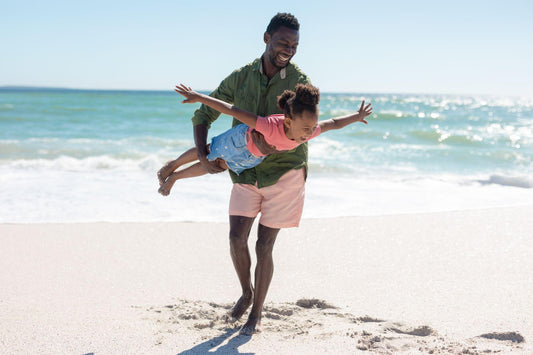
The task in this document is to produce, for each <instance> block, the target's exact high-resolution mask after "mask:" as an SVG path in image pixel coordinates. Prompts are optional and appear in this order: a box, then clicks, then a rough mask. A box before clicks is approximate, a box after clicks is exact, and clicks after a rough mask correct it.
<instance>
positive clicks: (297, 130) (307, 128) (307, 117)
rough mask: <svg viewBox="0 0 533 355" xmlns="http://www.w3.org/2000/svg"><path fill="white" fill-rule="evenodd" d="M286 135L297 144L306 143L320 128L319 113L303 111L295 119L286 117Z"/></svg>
mask: <svg viewBox="0 0 533 355" xmlns="http://www.w3.org/2000/svg"><path fill="white" fill-rule="evenodd" d="M317 111H318V110H317ZM284 125H285V134H286V135H287V138H289V139H291V140H293V141H296V142H297V143H299V144H300V143H303V142H305V141H306V140H307V139H308V138H309V137H310V136H311V135H312V134H313V133H314V132H315V129H316V128H317V127H318V112H315V113H313V112H311V111H305V110H304V111H303V112H302V113H301V114H299V115H295V116H294V117H293V118H290V117H285V121H284Z"/></svg>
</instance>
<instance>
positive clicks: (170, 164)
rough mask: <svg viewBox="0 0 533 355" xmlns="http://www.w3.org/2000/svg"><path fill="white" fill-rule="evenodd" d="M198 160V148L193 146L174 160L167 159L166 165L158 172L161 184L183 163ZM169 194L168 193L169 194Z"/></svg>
mask: <svg viewBox="0 0 533 355" xmlns="http://www.w3.org/2000/svg"><path fill="white" fill-rule="evenodd" d="M195 160H198V155H197V154H196V148H191V149H189V150H187V151H186V152H185V153H183V154H182V155H180V156H179V157H178V158H176V159H174V160H170V161H167V162H166V163H165V165H163V167H162V168H161V169H159V171H158V172H157V178H158V179H159V185H160V186H162V185H163V184H164V183H165V180H166V179H167V178H168V177H169V176H170V174H172V172H173V171H175V170H176V169H177V168H179V167H180V166H182V165H183V164H187V163H192V162H193V161H195ZM167 195H168V194H167Z"/></svg>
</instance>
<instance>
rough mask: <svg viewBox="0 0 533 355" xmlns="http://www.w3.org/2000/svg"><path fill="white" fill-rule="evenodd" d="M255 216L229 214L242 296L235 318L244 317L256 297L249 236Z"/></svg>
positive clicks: (232, 254) (234, 258) (236, 308)
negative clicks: (251, 272) (251, 268)
mask: <svg viewBox="0 0 533 355" xmlns="http://www.w3.org/2000/svg"><path fill="white" fill-rule="evenodd" d="M254 219H255V218H250V217H244V216H229V225H230V232H229V241H230V253H231V260H232V261H233V266H234V267H235V271H236V272H237V276H238V277H239V282H240V283H241V288H242V296H241V297H240V298H239V300H238V301H237V303H235V306H233V309H232V310H231V316H232V317H233V318H234V319H239V318H241V317H242V315H243V314H244V312H246V310H247V309H248V308H249V307H250V305H251V304H252V301H253V297H254V289H253V286H252V278H251V275H250V267H251V263H252V262H251V260H250V251H249V250H248V236H249V235H250V229H252V224H253V223H254Z"/></svg>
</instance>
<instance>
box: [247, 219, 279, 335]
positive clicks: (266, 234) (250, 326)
mask: <svg viewBox="0 0 533 355" xmlns="http://www.w3.org/2000/svg"><path fill="white" fill-rule="evenodd" d="M278 233H279V229H277V228H269V227H266V226H263V225H262V224H259V227H258V230H257V243H256V245H255V252H256V254H257V266H256V268H255V294H254V304H253V306H252V311H251V312H250V315H249V316H248V320H247V321H246V323H245V324H244V326H243V327H242V329H241V331H240V333H241V334H243V335H252V334H253V333H255V332H256V331H258V330H259V329H258V328H259V326H260V325H261V312H262V311H263V303H264V302H265V298H266V295H267V292H268V287H269V286H270V281H272V275H273V274H274V260H273V259H272V249H273V248H274V243H275V242H276V237H277V236H278Z"/></svg>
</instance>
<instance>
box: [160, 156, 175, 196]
mask: <svg viewBox="0 0 533 355" xmlns="http://www.w3.org/2000/svg"><path fill="white" fill-rule="evenodd" d="M177 168H179V166H177V165H176V160H169V161H167V162H166V163H165V165H163V167H162V168H161V169H159V171H158V172H157V179H158V180H159V186H163V184H164V183H165V180H167V178H168V177H169V176H170V174H172V173H173V172H174V170H176V169H177ZM171 187H172V186H171ZM169 193H170V189H169V190H168V193H167V194H166V195H168V194H169ZM166 195H165V196H166Z"/></svg>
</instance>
